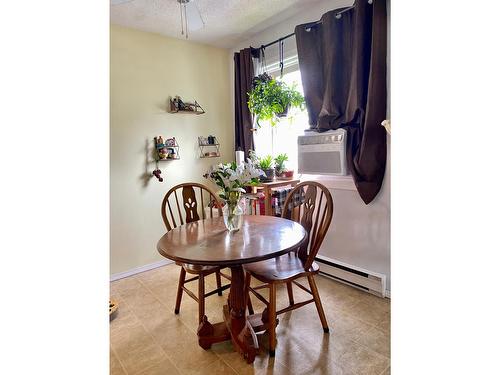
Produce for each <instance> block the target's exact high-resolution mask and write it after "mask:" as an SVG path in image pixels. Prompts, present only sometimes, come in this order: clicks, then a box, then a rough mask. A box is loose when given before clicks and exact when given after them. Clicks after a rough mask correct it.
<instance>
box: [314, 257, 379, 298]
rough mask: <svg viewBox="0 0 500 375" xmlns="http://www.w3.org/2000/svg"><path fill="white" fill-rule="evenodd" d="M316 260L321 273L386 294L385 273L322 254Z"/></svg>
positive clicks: (370, 291)
mask: <svg viewBox="0 0 500 375" xmlns="http://www.w3.org/2000/svg"><path fill="white" fill-rule="evenodd" d="M316 262H318V263H319V266H320V271H319V273H320V274H322V275H325V276H328V277H331V278H333V279H335V280H337V281H340V282H342V283H344V284H347V285H351V286H353V287H355V288H358V289H362V290H364V291H366V292H368V293H372V294H375V295H377V296H379V297H385V296H386V290H385V288H386V276H385V275H383V274H380V273H376V272H371V271H368V270H365V269H362V268H359V267H355V266H352V265H349V264H346V263H343V262H340V261H338V260H335V259H331V258H327V257H325V256H322V255H318V256H317V257H316Z"/></svg>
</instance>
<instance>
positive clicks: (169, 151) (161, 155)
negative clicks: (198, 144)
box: [154, 136, 181, 162]
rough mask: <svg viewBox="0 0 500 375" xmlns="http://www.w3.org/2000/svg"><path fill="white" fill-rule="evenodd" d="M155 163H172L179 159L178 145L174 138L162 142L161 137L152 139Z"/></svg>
mask: <svg viewBox="0 0 500 375" xmlns="http://www.w3.org/2000/svg"><path fill="white" fill-rule="evenodd" d="M154 142H155V161H157V162H158V161H173V160H179V159H180V158H181V156H180V154H179V148H180V147H179V143H178V142H177V140H176V139H175V137H172V138H167V139H165V140H163V138H162V137H161V136H158V137H155V138H154Z"/></svg>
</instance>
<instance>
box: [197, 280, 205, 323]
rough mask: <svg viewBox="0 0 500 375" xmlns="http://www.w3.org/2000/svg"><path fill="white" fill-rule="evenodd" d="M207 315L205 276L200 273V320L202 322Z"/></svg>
mask: <svg viewBox="0 0 500 375" xmlns="http://www.w3.org/2000/svg"><path fill="white" fill-rule="evenodd" d="M203 316H205V276H203V275H202V274H200V276H199V279H198V320H199V322H198V323H200V324H201V322H202V321H203Z"/></svg>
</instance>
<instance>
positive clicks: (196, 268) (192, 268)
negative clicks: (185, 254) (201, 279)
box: [176, 263, 220, 275]
mask: <svg viewBox="0 0 500 375" xmlns="http://www.w3.org/2000/svg"><path fill="white" fill-rule="evenodd" d="M176 264H177V265H178V266H181V267H183V268H184V269H185V270H186V272H187V273H195V274H200V273H201V274H204V275H208V274H211V273H213V272H215V271H217V270H219V269H220V267H218V266H201V265H199V264H188V263H176Z"/></svg>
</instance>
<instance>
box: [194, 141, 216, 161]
mask: <svg viewBox="0 0 500 375" xmlns="http://www.w3.org/2000/svg"><path fill="white" fill-rule="evenodd" d="M198 147H199V148H200V158H201V159H204V158H218V157H220V143H219V141H218V140H217V137H214V143H202V141H201V139H200V137H198ZM206 149H208V151H207V150H206Z"/></svg>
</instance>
